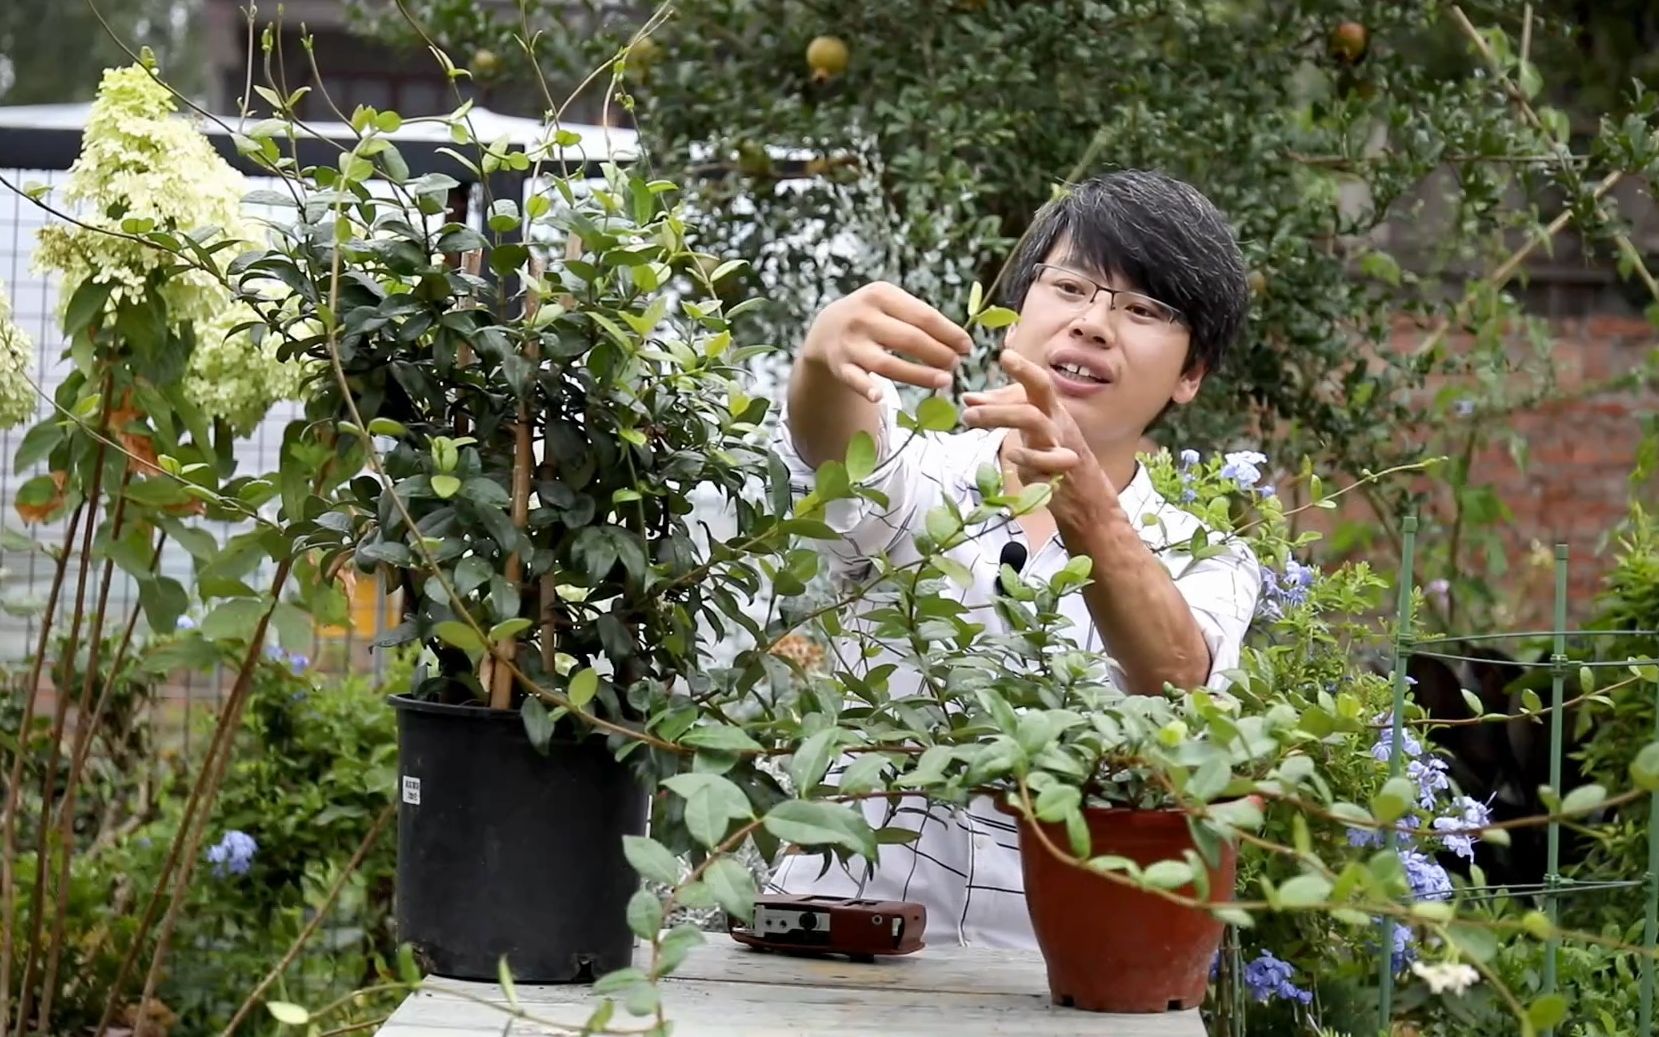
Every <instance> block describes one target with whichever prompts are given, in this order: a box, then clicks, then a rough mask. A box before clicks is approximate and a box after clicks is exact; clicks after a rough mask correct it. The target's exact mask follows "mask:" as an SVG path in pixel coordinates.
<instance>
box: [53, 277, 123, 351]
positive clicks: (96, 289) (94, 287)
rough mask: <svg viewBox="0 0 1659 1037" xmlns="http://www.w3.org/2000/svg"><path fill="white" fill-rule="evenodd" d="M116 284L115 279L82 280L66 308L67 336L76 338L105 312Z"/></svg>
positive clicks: (65, 328)
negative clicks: (105, 306) (105, 305)
mask: <svg viewBox="0 0 1659 1037" xmlns="http://www.w3.org/2000/svg"><path fill="white" fill-rule="evenodd" d="M115 284H116V282H115V281H113V280H108V281H97V280H94V279H92V278H87V279H86V280H85V281H82V282H81V284H80V287H79V288H76V289H75V294H74V295H72V296H70V297H69V305H68V307H67V308H65V310H64V315H63V334H64V337H65V338H74V337H75V336H76V335H78V334H80V333H81V332H82V331H83V330H85V329H86V328H88V327H90V326H91V324H92V322H93V320H94V319H96V318H97V317H98V316H99V315H100V314H102V313H103V312H104V304H105V303H107V302H108V301H109V296H110V293H111V292H113V291H114V290H115Z"/></svg>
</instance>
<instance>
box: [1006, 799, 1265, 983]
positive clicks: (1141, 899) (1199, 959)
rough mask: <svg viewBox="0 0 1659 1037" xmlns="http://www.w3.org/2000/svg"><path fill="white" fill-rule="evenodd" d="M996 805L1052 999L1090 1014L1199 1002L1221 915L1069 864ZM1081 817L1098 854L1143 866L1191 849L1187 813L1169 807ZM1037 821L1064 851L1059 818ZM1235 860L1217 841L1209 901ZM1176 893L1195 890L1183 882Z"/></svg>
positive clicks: (1229, 883) (1223, 890) (1222, 892)
mask: <svg viewBox="0 0 1659 1037" xmlns="http://www.w3.org/2000/svg"><path fill="white" fill-rule="evenodd" d="M1003 809H1004V810H1005V811H1006V812H1008V813H1014V814H1015V816H1016V818H1017V819H1018V821H1019V825H1020V860H1021V864H1022V865H1023V866H1024V871H1025V903H1026V907H1027V909H1029V911H1030V912H1031V925H1032V928H1033V929H1034V930H1035V931H1036V935H1037V945H1038V946H1039V947H1040V948H1041V949H1042V952H1043V960H1044V962H1045V963H1046V964H1047V966H1048V989H1049V993H1050V995H1051V996H1052V997H1053V999H1054V1003H1055V1004H1057V1005H1065V1006H1068V1007H1072V1008H1081V1009H1083V1010H1085V1011H1090V1012H1166V1011H1172V1010H1178V1009H1186V1008H1196V1007H1198V1005H1199V1004H1200V1003H1201V1002H1202V1001H1203V1000H1204V993H1205V989H1206V987H1207V986H1208V984H1209V978H1210V963H1211V962H1212V961H1214V960H1215V953H1216V949H1217V948H1218V947H1220V945H1221V934H1222V923H1221V921H1220V919H1217V918H1215V917H1213V916H1212V915H1209V914H1206V913H1204V912H1202V911H1196V910H1193V909H1192V908H1188V907H1182V906H1181V905H1179V904H1175V903H1172V902H1170V901H1168V900H1164V899H1162V898H1161V897H1158V896H1156V895H1154V894H1152V893H1147V892H1144V891H1142V890H1139V889H1134V888H1131V887H1128V886H1124V885H1121V884H1119V883H1116V882H1113V881H1111V880H1110V879H1107V878H1104V877H1102V876H1100V875H1098V874H1095V873H1093V872H1090V871H1086V870H1084V869H1082V868H1078V867H1074V866H1072V865H1070V864H1067V863H1066V862H1065V861H1063V860H1061V859H1060V858H1059V857H1057V856H1055V855H1054V854H1053V853H1051V852H1049V850H1048V848H1047V847H1046V846H1045V845H1044V844H1043V842H1042V840H1040V839H1038V838H1037V836H1036V834H1035V833H1034V832H1032V831H1031V824H1030V822H1028V821H1026V820H1025V819H1024V818H1023V817H1019V815H1018V814H1017V813H1015V811H1013V810H1012V808H1008V807H1004V808H1003ZM1084 815H1085V818H1086V819H1087V822H1088V826H1089V835H1090V837H1091V838H1092V840H1093V850H1092V853H1093V855H1094V856H1097V857H1098V856H1101V855H1103V854H1115V855H1117V856H1120V857H1127V858H1129V859H1130V860H1132V861H1135V862H1136V863H1137V864H1140V865H1142V866H1145V865H1148V864H1151V863H1153V862H1154V861H1161V860H1180V859H1181V858H1182V854H1183V852H1184V851H1185V850H1188V849H1194V850H1196V849H1197V847H1196V846H1195V845H1194V843H1193V840H1192V835H1191V834H1190V833H1189V832H1188V831H1187V822H1186V818H1185V817H1184V816H1183V815H1181V814H1179V813H1176V812H1174V811H1163V810H1127V809H1113V808H1105V807H1091V808H1086V809H1085V811H1084ZM1042 828H1043V830H1044V832H1045V834H1047V836H1048V838H1049V841H1051V842H1052V843H1053V844H1054V845H1055V846H1057V847H1059V848H1061V849H1063V850H1069V846H1070V843H1069V841H1068V840H1067V838H1066V831H1065V826H1064V825H1059V824H1049V823H1042ZM1237 860H1238V854H1237V851H1236V850H1235V848H1234V847H1232V846H1227V845H1224V846H1223V848H1222V857H1221V862H1220V866H1219V867H1216V868H1212V869H1210V900H1211V901H1212V902H1225V901H1228V900H1231V899H1232V895H1233V879H1234V871H1235V866H1236V864H1237ZM1177 892H1179V893H1181V894H1182V895H1184V896H1188V897H1192V896H1197V891H1196V890H1194V889H1193V888H1192V887H1191V886H1188V887H1186V888H1184V889H1181V890H1178V891H1177Z"/></svg>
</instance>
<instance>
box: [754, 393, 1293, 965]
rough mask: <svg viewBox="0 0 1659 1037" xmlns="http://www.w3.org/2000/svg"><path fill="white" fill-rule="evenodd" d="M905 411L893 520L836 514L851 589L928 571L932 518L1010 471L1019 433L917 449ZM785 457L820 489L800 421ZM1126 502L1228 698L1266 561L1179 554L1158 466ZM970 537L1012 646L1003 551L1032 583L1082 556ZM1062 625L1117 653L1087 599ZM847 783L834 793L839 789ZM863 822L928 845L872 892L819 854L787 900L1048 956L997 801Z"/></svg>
mask: <svg viewBox="0 0 1659 1037" xmlns="http://www.w3.org/2000/svg"><path fill="white" fill-rule="evenodd" d="M899 408H900V401H899V396H898V393H897V391H896V390H895V389H894V387H893V386H892V385H891V384H890V383H884V398H883V404H882V411H881V413H882V421H881V428H880V434H879V435H878V436H877V443H876V453H877V464H878V465H886V467H885V468H879V469H878V472H877V474H876V475H875V476H874V477H873V478H872V480H871V482H870V483H869V485H870V486H871V487H872V488H873V489H877V490H880V491H881V492H882V493H883V494H885V495H886V497H887V500H888V506H887V507H886V508H885V509H884V508H880V507H878V506H877V505H876V504H874V503H872V502H870V501H866V500H861V499H855V500H845V501H837V502H835V503H834V504H831V505H829V507H828V509H827V511H828V514H827V516H826V521H827V522H828V523H829V525H830V526H831V527H832V528H834V529H835V530H836V531H837V532H838V533H840V534H841V537H842V539H841V540H840V541H828V542H824V547H823V549H824V550H825V551H826V552H827V553H828V554H829V555H830V557H831V560H832V568H833V569H834V570H835V571H836V573H837V574H838V575H841V576H845V577H849V578H852V579H857V578H858V577H859V576H861V575H863V574H864V573H865V572H867V570H868V566H869V560H870V559H871V558H872V557H875V556H877V555H885V556H886V557H887V558H888V559H889V560H891V562H892V563H893V564H894V565H904V564H906V563H908V562H912V561H914V560H915V559H916V558H917V557H918V555H917V552H916V550H915V547H914V544H913V542H912V537H913V536H914V535H915V534H916V533H918V532H921V531H922V530H923V522H924V520H925V518H926V516H927V513H928V512H929V511H930V510H932V509H933V508H935V507H937V506H938V505H940V504H941V503H944V502H945V501H946V500H947V499H949V500H952V501H954V502H955V503H956V506H957V507H958V508H959V509H960V511H961V512H962V513H963V514H964V515H965V514H966V513H968V512H969V511H971V510H972V509H973V508H975V507H977V506H978V505H979V503H980V500H981V498H980V494H979V490H978V488H977V485H976V479H975V476H976V474H977V473H978V471H979V469H980V467H981V466H982V465H986V464H990V465H992V466H993V467H996V466H998V458H997V453H998V449H999V447H1000V445H1001V443H1002V440H1003V437H1004V436H1005V435H1006V434H1007V430H1005V429H975V430H971V431H967V432H961V433H954V434H949V435H941V434H934V433H924V434H921V435H918V436H917V437H916V438H915V440H914V441H911V439H910V437H911V436H912V433H911V432H910V431H908V430H906V429H903V428H901V427H900V426H899V425H898V421H897V417H898V413H899ZM773 446H774V449H776V450H777V452H778V454H779V455H780V456H781V457H782V458H783V460H784V462H785V464H787V465H788V467H789V470H790V476H791V479H792V481H793V482H794V483H795V484H796V487H797V489H798V490H803V491H804V490H806V489H810V488H811V487H812V485H813V481H814V472H813V468H812V466H811V465H808V464H807V463H806V462H805V461H804V460H803V459H802V458H801V456H800V454H799V453H798V452H797V451H796V449H795V446H794V443H793V442H792V440H791V438H790V436H789V433H788V415H787V414H784V415H783V416H782V418H781V420H780V421H779V422H778V426H777V432H776V434H775V436H774V440H773ZM901 447H902V449H900V448H901ZM895 451H897V456H896V458H895V456H894V452H895ZM889 462H891V463H889ZM1118 497H1119V500H1120V502H1121V504H1122V507H1123V509H1124V511H1125V513H1127V514H1128V515H1129V517H1130V519H1131V521H1133V522H1134V523H1135V527H1136V529H1137V530H1139V532H1140V534H1141V538H1142V540H1143V541H1145V542H1146V543H1147V544H1148V546H1150V547H1152V548H1153V549H1154V550H1159V551H1160V554H1159V558H1160V559H1161V560H1162V561H1163V563H1164V565H1165V566H1166V567H1167V568H1168V569H1169V571H1170V574H1171V576H1172V577H1174V578H1175V586H1176V589H1177V590H1179V591H1180V593H1181V595H1182V597H1183V598H1185V599H1186V602H1187V604H1188V606H1189V607H1190V608H1191V609H1192V615H1193V619H1194V620H1195V621H1197V624H1198V628H1199V630H1200V631H1201V632H1202V633H1203V636H1204V641H1205V643H1206V644H1207V645H1208V646H1209V649H1210V656H1211V666H1210V678H1209V683H1210V684H1211V685H1214V686H1220V685H1221V684H1222V683H1224V680H1223V679H1222V678H1221V677H1220V674H1221V671H1223V670H1227V669H1230V668H1232V667H1235V666H1236V665H1237V664H1238V659H1239V651H1240V645H1241V643H1242V642H1243V640H1244V635H1245V632H1246V630H1247V629H1248V628H1249V625H1250V620H1251V617H1252V615H1253V614H1254V612H1255V608H1256V599H1257V595H1258V594H1259V592H1260V590H1261V576H1260V572H1259V569H1258V567H1257V564H1256V560H1255V558H1254V556H1253V555H1252V554H1251V552H1250V550H1249V548H1248V547H1246V546H1245V545H1244V544H1242V543H1241V542H1238V541H1228V542H1227V543H1226V545H1225V546H1226V548H1227V550H1226V551H1225V552H1224V553H1221V554H1218V555H1216V556H1214V557H1210V558H1206V559H1203V560H1202V561H1199V562H1198V563H1196V564H1192V558H1191V555H1189V554H1187V553H1186V552H1185V551H1183V550H1181V549H1180V548H1179V547H1178V546H1177V547H1171V546H1169V545H1184V544H1185V543H1186V542H1188V541H1189V540H1190V538H1191V537H1192V535H1193V532H1194V531H1195V530H1197V529H1198V528H1199V526H1200V523H1199V521H1198V520H1197V518H1195V517H1194V516H1193V515H1191V514H1190V513H1188V512H1186V511H1183V510H1181V509H1180V508H1177V507H1175V506H1174V505H1172V504H1170V503H1169V502H1168V501H1166V500H1165V499H1164V498H1163V497H1162V496H1161V495H1160V494H1159V493H1158V492H1157V491H1156V490H1154V489H1153V487H1152V482H1151V479H1150V478H1149V476H1148V475H1147V473H1146V469H1145V468H1144V466H1140V465H1137V466H1136V470H1135V476H1134V478H1133V479H1131V480H1130V482H1129V484H1128V485H1127V486H1124V487H1120V488H1119V489H1118ZM1148 514H1150V515H1155V516H1156V517H1157V519H1158V520H1159V521H1157V522H1155V523H1150V524H1144V525H1143V524H1142V523H1141V521H1140V520H1141V518H1142V516H1145V515H1148ZM969 533H970V534H973V535H972V536H970V538H969V539H968V540H967V542H965V543H962V544H960V545H958V546H956V547H954V548H952V549H951V550H950V551H949V552H947V553H948V554H949V556H950V557H951V558H953V559H954V560H955V561H957V562H959V563H961V564H962V565H963V566H965V567H966V568H967V570H968V572H969V573H971V574H972V576H973V584H972V586H971V587H969V588H968V589H966V590H964V591H962V599H961V600H962V602H963V604H964V605H967V606H968V607H969V608H970V609H971V610H972V611H971V614H970V615H968V616H966V617H965V618H968V619H970V620H971V621H972V622H974V623H981V624H985V626H986V632H987V633H989V634H998V633H1004V632H1006V627H1005V625H1004V624H1003V622H1002V620H1001V618H1000V617H999V616H998V615H997V613H996V611H995V609H994V607H993V606H992V602H993V601H994V600H995V597H996V595H997V594H998V588H997V577H998V574H999V572H1000V568H1001V563H1002V557H1003V554H1002V552H1003V548H1004V547H1005V546H1006V545H1007V544H1008V543H1009V542H1011V541H1018V542H1019V543H1020V544H1022V545H1023V546H1024V547H1025V548H1026V550H1027V553H1028V558H1027V561H1026V563H1025V565H1024V567H1023V568H1022V569H1021V572H1022V573H1023V574H1026V575H1029V576H1033V577H1037V578H1041V579H1043V580H1048V579H1052V578H1053V577H1054V576H1055V575H1056V574H1057V573H1058V572H1059V571H1060V569H1061V568H1062V567H1063V566H1064V565H1065V564H1066V562H1067V561H1068V560H1069V558H1070V556H1069V555H1068V554H1067V552H1066V549H1065V545H1064V544H1063V543H1061V541H1060V538H1059V537H1058V536H1057V535H1056V536H1053V537H1051V538H1050V539H1049V540H1048V541H1047V542H1046V543H1044V544H1042V545H1040V546H1036V547H1033V546H1032V545H1031V544H1030V543H1029V542H1027V540H1026V538H1025V534H1024V532H1023V531H1022V530H1021V529H1020V526H1019V523H1017V522H1008V521H1006V520H1000V519H993V520H991V521H990V522H988V523H986V524H985V525H984V526H983V527H975V528H970V529H969ZM1109 577H1110V574H1109V573H1103V572H1100V571H1098V569H1097V570H1096V571H1095V572H1094V573H1093V574H1092V578H1093V579H1095V580H1101V579H1106V578H1109ZM1061 612H1062V614H1063V615H1064V616H1065V617H1066V618H1067V619H1068V620H1070V622H1071V624H1072V627H1071V632H1072V636H1073V637H1074V638H1075V639H1076V640H1077V641H1078V643H1079V644H1080V645H1081V646H1082V647H1083V648H1085V649H1086V650H1090V651H1103V652H1108V653H1109V646H1106V645H1104V644H1103V643H1102V640H1101V637H1100V634H1099V632H1098V631H1097V630H1096V629H1095V626H1094V623H1093V620H1092V619H1091V617H1090V615H1089V611H1088V605H1087V603H1086V601H1085V600H1084V597H1083V595H1081V594H1071V595H1067V596H1066V597H1065V598H1064V599H1062V607H1061ZM854 657H856V653H854ZM898 662H900V659H899V658H898V657H897V656H893V655H890V654H889V653H888V652H886V651H883V652H882V653H881V654H880V655H878V656H876V657H875V658H871V659H868V660H864V661H862V662H861V663H858V664H855V665H859V666H862V667H869V668H873V667H875V666H879V665H881V664H883V663H898ZM1110 672H1111V673H1112V675H1113V676H1114V678H1115V679H1117V680H1118V681H1119V683H1121V681H1122V671H1121V669H1119V668H1118V667H1117V665H1116V664H1115V663H1112V664H1111V667H1110ZM907 673H908V677H909V679H910V681H911V682H912V683H917V682H918V679H917V676H916V674H915V673H914V671H913V670H911V671H906V670H905V669H904V668H902V663H901V669H900V670H899V671H898V672H895V673H894V674H893V675H892V678H891V681H890V689H891V691H892V694H893V695H894V696H895V697H899V696H901V695H903V694H905V693H906V692H905V690H904V688H905V685H904V683H903V681H904V678H905V676H906V674H907ZM839 770H840V768H837V769H836V771H834V772H832V776H831V777H830V778H829V779H828V780H830V781H834V780H835V775H836V774H838V773H839ZM863 809H864V813H865V815H866V817H868V818H869V820H870V823H871V824H872V825H873V826H875V827H878V828H879V827H904V828H908V829H910V830H912V831H917V832H920V833H921V834H920V837H919V838H917V839H916V840H914V841H912V842H909V843H896V844H884V845H883V846H882V847H881V849H880V854H879V857H878V859H877V861H876V866H875V869H874V872H873V874H871V875H869V876H868V877H867V878H866V874H865V873H866V871H868V870H869V869H867V868H866V867H865V862H864V861H863V860H862V859H861V858H857V857H854V858H852V859H851V861H850V862H849V867H850V870H849V869H848V868H843V867H842V866H840V865H839V864H837V863H835V862H833V860H832V862H831V864H830V866H829V870H828V871H827V872H826V873H825V874H824V875H823V876H822V877H820V876H819V875H818V872H819V871H820V870H821V869H822V867H823V860H824V858H822V857H820V856H818V855H816V854H814V855H810V856H802V855H789V856H785V857H784V858H783V860H782V861H781V862H780V863H779V865H778V867H777V868H776V870H775V871H774V872H773V875H772V886H773V887H774V888H775V889H776V890H777V891H779V892H786V893H817V894H825V895H833V896H863V897H872V898H877V899H889V900H911V901H917V902H920V903H921V904H923V905H924V906H925V907H926V908H927V916H928V928H927V934H926V938H927V940H928V942H930V943H936V944H938V943H944V944H961V945H964V946H969V945H972V946H984V947H1011V948H1022V949H1034V948H1035V947H1036V941H1035V938H1034V937H1033V935H1032V931H1031V921H1030V917H1029V915H1028V914H1027V912H1026V906H1025V894H1024V884H1023V882H1022V879H1021V867H1020V859H1019V836H1018V834H1017V831H1016V829H1015V827H1014V824H1013V819H1012V818H1010V817H1008V816H1007V815H1005V814H1002V813H1000V812H998V811H997V810H996V808H995V807H994V806H992V805H991V802H990V800H989V799H987V798H984V797H980V798H977V799H975V800H973V801H971V802H970V803H969V805H968V806H967V807H966V808H955V807H951V806H949V805H947V804H929V803H928V801H927V800H926V799H924V798H922V797H905V798H903V799H898V800H883V799H870V800H866V801H864V804H863Z"/></svg>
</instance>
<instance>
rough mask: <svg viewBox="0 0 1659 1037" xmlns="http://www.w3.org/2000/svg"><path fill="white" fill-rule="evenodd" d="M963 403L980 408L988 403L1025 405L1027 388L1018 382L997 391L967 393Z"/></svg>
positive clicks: (1001, 387)
mask: <svg viewBox="0 0 1659 1037" xmlns="http://www.w3.org/2000/svg"><path fill="white" fill-rule="evenodd" d="M962 402H963V403H965V404H967V405H968V406H970V407H978V406H981V405H982V404H987V403H1024V402H1026V400H1025V386H1023V385H1021V384H1020V383H1018V382H1015V383H1013V384H1012V385H1002V386H998V387H997V388H995V389H985V390H981V391H980V392H965V393H963V394H962Z"/></svg>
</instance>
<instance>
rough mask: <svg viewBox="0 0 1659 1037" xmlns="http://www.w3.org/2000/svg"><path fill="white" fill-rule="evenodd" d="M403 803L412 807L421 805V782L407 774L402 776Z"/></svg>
mask: <svg viewBox="0 0 1659 1037" xmlns="http://www.w3.org/2000/svg"><path fill="white" fill-rule="evenodd" d="M403 801H404V802H405V803H407V804H409V805H410V806H412V807H418V806H420V805H421V780H420V779H419V778H417V777H414V776H412V775H409V774H405V775H404V776H403Z"/></svg>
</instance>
